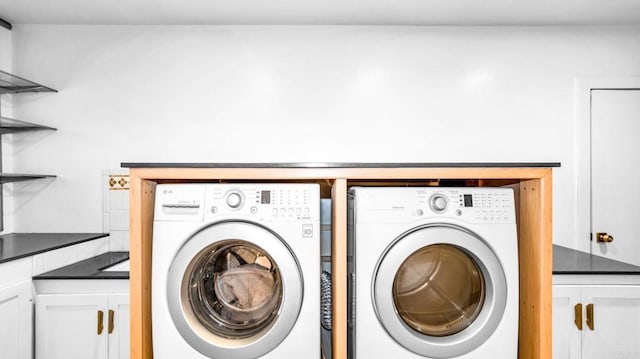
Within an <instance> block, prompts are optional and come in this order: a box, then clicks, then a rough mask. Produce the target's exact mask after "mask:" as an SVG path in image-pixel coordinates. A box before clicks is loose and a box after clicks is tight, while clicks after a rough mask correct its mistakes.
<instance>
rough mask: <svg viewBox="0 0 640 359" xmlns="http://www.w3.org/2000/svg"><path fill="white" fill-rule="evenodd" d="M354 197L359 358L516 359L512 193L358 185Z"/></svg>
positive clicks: (355, 342)
mask: <svg viewBox="0 0 640 359" xmlns="http://www.w3.org/2000/svg"><path fill="white" fill-rule="evenodd" d="M349 194H350V200H349V203H350V207H351V209H352V211H353V212H352V216H353V217H352V218H351V219H350V221H352V222H353V223H351V225H352V227H351V228H352V230H351V231H350V240H351V241H353V243H354V245H355V248H354V251H355V252H354V256H355V273H354V278H355V280H354V281H353V282H355V299H354V300H353V302H354V303H353V304H355V312H354V313H353V314H352V315H355V328H354V332H355V333H354V334H353V335H352V336H351V337H350V339H351V340H352V341H353V342H352V345H353V346H352V348H353V350H355V354H353V353H352V357H355V358H396V359H397V358H411V359H424V358H458V359H486V358H492V359H513V358H517V352H518V245H517V231H516V220H515V207H514V195H513V191H512V190H511V189H508V188H445V187H421V188H416V187H414V188H410V187H403V188H397V187H384V188H373V187H371V188H366V187H354V188H351V189H350V191H349ZM374 343H375V345H374Z"/></svg>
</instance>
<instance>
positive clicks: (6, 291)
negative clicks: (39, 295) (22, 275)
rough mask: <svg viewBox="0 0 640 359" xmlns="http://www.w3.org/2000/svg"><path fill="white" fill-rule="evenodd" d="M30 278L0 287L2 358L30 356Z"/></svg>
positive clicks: (0, 345) (17, 358)
mask: <svg viewBox="0 0 640 359" xmlns="http://www.w3.org/2000/svg"><path fill="white" fill-rule="evenodd" d="M31 288H32V286H31V280H28V281H23V282H20V283H18V284H13V285H11V286H9V287H5V288H0V350H1V351H2V355H1V356H2V358H3V359H23V358H31V355H32V354H31V352H32V345H31V329H32V324H31V323H32V320H33V319H32V318H33V309H32V308H33V306H32V289H31Z"/></svg>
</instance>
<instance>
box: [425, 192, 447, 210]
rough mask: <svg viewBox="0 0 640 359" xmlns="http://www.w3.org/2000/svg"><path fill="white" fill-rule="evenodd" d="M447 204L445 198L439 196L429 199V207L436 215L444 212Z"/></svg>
mask: <svg viewBox="0 0 640 359" xmlns="http://www.w3.org/2000/svg"><path fill="white" fill-rule="evenodd" d="M448 204H449V202H448V201H447V198H446V197H445V196H443V195H441V194H435V195H433V196H432V197H431V198H430V199H429V205H430V206H431V209H432V210H433V211H434V212H436V213H441V212H444V211H445V210H446V209H447V205H448Z"/></svg>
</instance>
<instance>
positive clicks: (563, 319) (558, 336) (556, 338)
mask: <svg viewBox="0 0 640 359" xmlns="http://www.w3.org/2000/svg"><path fill="white" fill-rule="evenodd" d="M580 293H581V290H580V287H574V286H562V285H554V286H553V359H580V357H581V355H582V353H581V347H580V346H581V335H582V332H581V331H580V329H579V324H576V321H577V320H576V309H577V310H578V313H582V312H583V310H582V308H581V307H580V305H581V302H580V299H581V297H580ZM576 306H578V307H576ZM579 315H580V314H578V319H579ZM577 322H578V323H581V322H580V321H579V320H578V321H577ZM583 329H584V328H583Z"/></svg>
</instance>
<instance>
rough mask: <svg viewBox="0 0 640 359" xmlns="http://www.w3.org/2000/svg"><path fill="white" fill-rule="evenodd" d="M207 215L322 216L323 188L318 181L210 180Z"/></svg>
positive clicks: (206, 200)
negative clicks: (235, 181) (231, 181)
mask: <svg viewBox="0 0 640 359" xmlns="http://www.w3.org/2000/svg"><path fill="white" fill-rule="evenodd" d="M205 192H206V193H205V206H204V207H205V215H222V214H232V213H236V214H237V213H242V214H247V215H253V216H259V217H260V218H265V219H273V220H278V219H283V220H285V219H286V220H308V219H315V218H316V217H317V218H319V208H320V189H319V186H318V185H315V184H260V185H255V184H210V185H207V186H206V191H205Z"/></svg>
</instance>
